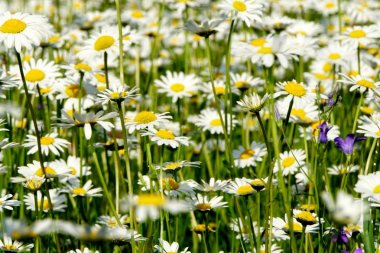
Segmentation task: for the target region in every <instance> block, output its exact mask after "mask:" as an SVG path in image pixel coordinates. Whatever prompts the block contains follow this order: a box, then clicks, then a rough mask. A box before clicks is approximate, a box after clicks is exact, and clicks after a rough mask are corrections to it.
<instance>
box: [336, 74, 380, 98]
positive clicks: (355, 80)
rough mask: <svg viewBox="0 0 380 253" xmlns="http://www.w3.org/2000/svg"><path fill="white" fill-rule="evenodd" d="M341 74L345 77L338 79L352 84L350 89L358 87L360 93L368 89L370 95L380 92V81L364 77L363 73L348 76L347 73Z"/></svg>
mask: <svg viewBox="0 0 380 253" xmlns="http://www.w3.org/2000/svg"><path fill="white" fill-rule="evenodd" d="M341 76H342V77H343V78H344V79H341V80H338V82H340V83H345V84H350V85H352V86H351V88H350V91H354V90H356V89H358V90H359V92H360V93H364V92H365V91H368V95H369V96H372V95H373V94H374V93H376V94H380V91H379V87H380V82H376V81H375V80H373V79H372V78H370V77H364V76H362V75H356V76H347V75H345V74H341Z"/></svg>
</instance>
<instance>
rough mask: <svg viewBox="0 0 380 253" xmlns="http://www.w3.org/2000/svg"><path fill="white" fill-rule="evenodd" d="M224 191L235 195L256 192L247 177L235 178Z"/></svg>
mask: <svg viewBox="0 0 380 253" xmlns="http://www.w3.org/2000/svg"><path fill="white" fill-rule="evenodd" d="M224 191H225V192H227V193H229V194H233V195H235V196H247V195H251V194H253V193H255V192H256V190H255V189H254V188H253V187H252V185H251V184H250V183H249V182H248V180H247V179H246V178H235V180H234V181H231V182H230V183H229V185H228V186H227V188H226V189H224Z"/></svg>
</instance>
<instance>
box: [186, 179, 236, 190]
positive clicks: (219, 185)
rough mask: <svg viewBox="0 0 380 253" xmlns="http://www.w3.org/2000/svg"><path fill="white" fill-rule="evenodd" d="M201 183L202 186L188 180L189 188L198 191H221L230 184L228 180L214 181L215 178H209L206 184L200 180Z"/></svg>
mask: <svg viewBox="0 0 380 253" xmlns="http://www.w3.org/2000/svg"><path fill="white" fill-rule="evenodd" d="M201 181H202V184H199V183H197V182H195V181H194V180H190V185H191V187H193V188H194V189H196V190H198V191H203V192H216V191H221V190H223V189H224V188H225V187H226V186H227V185H228V183H229V182H230V180H220V179H218V180H215V178H213V177H212V178H210V181H209V182H206V181H204V180H203V179H201Z"/></svg>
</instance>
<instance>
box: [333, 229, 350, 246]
mask: <svg viewBox="0 0 380 253" xmlns="http://www.w3.org/2000/svg"><path fill="white" fill-rule="evenodd" d="M347 234H348V233H347V232H346V231H344V230H343V229H339V231H336V233H335V234H334V235H333V236H332V241H333V242H334V243H338V244H348V242H349V240H348V236H347Z"/></svg>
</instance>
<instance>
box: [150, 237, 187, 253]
mask: <svg viewBox="0 0 380 253" xmlns="http://www.w3.org/2000/svg"><path fill="white" fill-rule="evenodd" d="M154 249H155V250H156V251H157V252H168V253H169V252H170V253H189V252H190V251H187V247H186V248H185V249H184V250H182V251H179V244H178V242H172V243H171V244H170V243H169V242H167V241H165V240H161V239H160V245H155V246H154Z"/></svg>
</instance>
